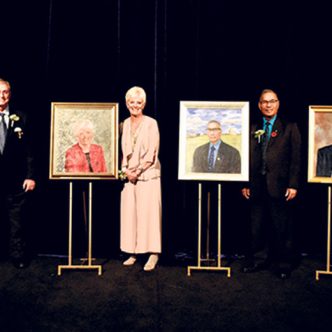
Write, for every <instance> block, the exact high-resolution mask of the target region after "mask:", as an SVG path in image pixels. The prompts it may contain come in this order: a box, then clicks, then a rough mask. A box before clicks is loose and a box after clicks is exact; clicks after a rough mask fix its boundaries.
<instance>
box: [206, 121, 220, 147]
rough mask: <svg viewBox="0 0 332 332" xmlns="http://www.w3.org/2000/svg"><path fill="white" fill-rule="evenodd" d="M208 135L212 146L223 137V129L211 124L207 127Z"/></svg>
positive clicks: (214, 123)
mask: <svg viewBox="0 0 332 332" xmlns="http://www.w3.org/2000/svg"><path fill="white" fill-rule="evenodd" d="M207 135H208V137H209V140H210V142H211V143H212V144H215V143H217V142H218V141H219V140H220V137H221V128H220V126H219V124H218V123H216V122H211V123H209V124H208V127H207Z"/></svg>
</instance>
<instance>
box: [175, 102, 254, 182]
mask: <svg viewBox="0 0 332 332" xmlns="http://www.w3.org/2000/svg"><path fill="white" fill-rule="evenodd" d="M178 178H179V179H180V180H208V181H209V180H210V181H248V178H249V102H247V101H243V102H242V101H237V102H230V101H180V127H179V164H178Z"/></svg>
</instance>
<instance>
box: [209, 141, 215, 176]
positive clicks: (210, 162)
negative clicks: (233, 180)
mask: <svg viewBox="0 0 332 332" xmlns="http://www.w3.org/2000/svg"><path fill="white" fill-rule="evenodd" d="M215 149H216V148H215V147H214V146H213V145H212V146H211V149H210V155H209V164H208V167H209V171H212V170H213V168H214V151H215Z"/></svg>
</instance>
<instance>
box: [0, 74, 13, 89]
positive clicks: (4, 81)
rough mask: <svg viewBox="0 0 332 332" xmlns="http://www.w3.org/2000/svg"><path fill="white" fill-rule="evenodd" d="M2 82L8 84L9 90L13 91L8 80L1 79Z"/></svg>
mask: <svg viewBox="0 0 332 332" xmlns="http://www.w3.org/2000/svg"><path fill="white" fill-rule="evenodd" d="M0 82H2V83H5V84H7V86H8V88H9V90H11V86H10V83H9V82H8V81H6V80H4V79H3V78H1V77H0Z"/></svg>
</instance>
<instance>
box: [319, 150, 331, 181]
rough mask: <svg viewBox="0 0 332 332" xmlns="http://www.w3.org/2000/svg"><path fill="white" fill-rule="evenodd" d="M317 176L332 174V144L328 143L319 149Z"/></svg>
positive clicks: (329, 175)
mask: <svg viewBox="0 0 332 332" xmlns="http://www.w3.org/2000/svg"><path fill="white" fill-rule="evenodd" d="M316 176H323V177H329V178H330V177H331V176H332V145H327V146H324V147H322V148H320V149H319V150H318V153H317V167H316Z"/></svg>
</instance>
